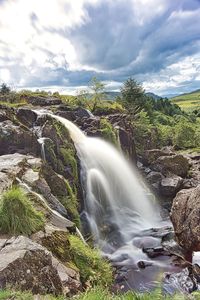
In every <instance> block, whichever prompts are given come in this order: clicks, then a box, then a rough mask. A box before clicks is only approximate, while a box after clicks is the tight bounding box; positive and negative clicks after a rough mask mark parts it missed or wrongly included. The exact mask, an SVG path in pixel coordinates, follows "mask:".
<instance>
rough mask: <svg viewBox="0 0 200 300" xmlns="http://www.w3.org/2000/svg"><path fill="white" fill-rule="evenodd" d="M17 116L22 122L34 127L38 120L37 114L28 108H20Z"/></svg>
mask: <svg viewBox="0 0 200 300" xmlns="http://www.w3.org/2000/svg"><path fill="white" fill-rule="evenodd" d="M16 117H17V119H18V120H19V121H20V122H21V123H22V124H24V125H25V126H28V127H33V125H34V123H35V122H36V120H37V114H36V113H35V112H34V111H32V110H31V109H28V108H19V109H18V110H17V113H16Z"/></svg>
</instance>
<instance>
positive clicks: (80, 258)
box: [69, 235, 113, 287]
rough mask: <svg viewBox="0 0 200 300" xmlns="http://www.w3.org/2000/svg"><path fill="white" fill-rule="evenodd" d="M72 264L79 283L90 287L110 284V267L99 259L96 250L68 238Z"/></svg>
mask: <svg viewBox="0 0 200 300" xmlns="http://www.w3.org/2000/svg"><path fill="white" fill-rule="evenodd" d="M69 241H70V248H71V253H72V254H73V262H74V263H75V265H76V267H77V268H78V269H79V271H80V276H81V281H82V282H83V283H87V284H88V283H89V284H91V285H97V284H101V285H103V286H105V287H106V286H110V285H111V284H112V280H113V276H112V268H111V265H110V264H109V263H108V262H107V261H106V260H105V259H103V258H102V257H101V254H100V252H99V251H98V250H97V249H93V248H91V247H90V246H88V245H86V244H84V243H83V242H82V241H81V240H80V239H79V238H78V237H76V236H74V235H71V236H70V237H69Z"/></svg>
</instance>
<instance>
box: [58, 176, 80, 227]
mask: <svg viewBox="0 0 200 300" xmlns="http://www.w3.org/2000/svg"><path fill="white" fill-rule="evenodd" d="M66 187H67V192H68V196H66V197H63V198H60V199H59V200H60V202H61V203H62V204H63V205H64V207H65V208H66V210H67V212H68V213H69V215H70V217H71V219H72V221H73V222H74V223H75V224H76V226H77V227H79V228H80V216H79V212H78V200H77V193H76V189H75V187H74V189H75V191H73V189H72V187H71V186H70V184H69V182H68V181H67V180H66Z"/></svg>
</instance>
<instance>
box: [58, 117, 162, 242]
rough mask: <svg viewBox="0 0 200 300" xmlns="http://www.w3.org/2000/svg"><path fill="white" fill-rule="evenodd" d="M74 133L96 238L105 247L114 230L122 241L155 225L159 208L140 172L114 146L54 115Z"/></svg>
mask: <svg viewBox="0 0 200 300" xmlns="http://www.w3.org/2000/svg"><path fill="white" fill-rule="evenodd" d="M53 117H54V118H55V119H56V120H58V121H59V122H61V123H62V124H63V125H64V126H65V127H66V128H67V129H68V130H69V132H70V135H71V138H72V139H73V141H74V142H75V146H76V149H77V152H78V156H79V158H80V161H81V167H82V181H83V187H84V191H85V211H86V215H87V220H88V221H89V224H90V227H91V231H92V233H93V238H94V240H95V241H96V242H97V243H98V244H99V246H102V245H103V243H104V244H105V239H106V238H107V239H109V238H108V236H106V234H105V232H106V231H107V232H109V231H110V232H111V231H114V232H115V233H117V235H118V240H121V242H122V243H126V242H128V241H130V239H131V238H133V237H134V235H135V234H136V233H137V234H138V232H139V231H141V230H144V229H147V228H150V227H152V226H155V224H156V222H157V221H158V210H157V206H156V204H155V203H153V202H152V201H151V200H150V199H149V198H148V197H147V196H146V193H145V191H144V188H143V187H142V185H141V183H140V181H139V179H138V174H137V172H136V171H135V170H134V169H133V168H131V167H130V166H129V163H128V162H127V161H126V159H125V158H124V157H123V155H122V154H121V153H119V152H118V151H117V150H116V149H115V148H114V147H113V146H112V145H110V144H109V143H107V142H105V141H103V140H101V139H99V138H91V137H87V136H85V135H84V133H83V132H82V131H81V130H80V129H79V128H78V127H76V126H75V125H74V124H73V123H71V122H70V121H68V120H66V119H64V118H62V117H59V116H55V115H54V116H53Z"/></svg>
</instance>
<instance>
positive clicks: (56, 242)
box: [42, 231, 71, 265]
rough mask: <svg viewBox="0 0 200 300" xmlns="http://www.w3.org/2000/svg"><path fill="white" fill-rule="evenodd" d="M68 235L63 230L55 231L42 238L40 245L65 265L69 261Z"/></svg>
mask: <svg viewBox="0 0 200 300" xmlns="http://www.w3.org/2000/svg"><path fill="white" fill-rule="evenodd" d="M68 236H69V234H68V233H67V232H65V231H55V232H53V233H52V234H51V235H50V236H47V237H44V238H42V245H43V246H44V247H46V248H47V249H48V250H49V251H51V252H52V253H53V254H54V255H55V256H56V257H57V258H58V259H59V260H61V261H62V262H63V263H65V264H67V265H68V262H69V261H71V255H70V243H69V238H68Z"/></svg>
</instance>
